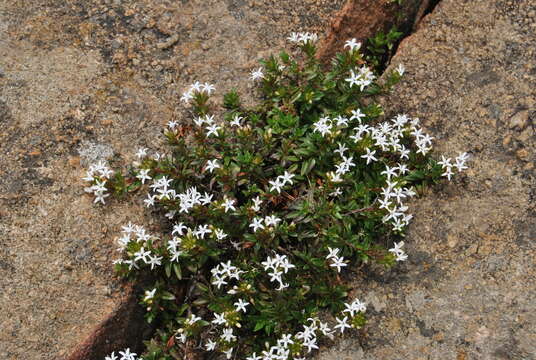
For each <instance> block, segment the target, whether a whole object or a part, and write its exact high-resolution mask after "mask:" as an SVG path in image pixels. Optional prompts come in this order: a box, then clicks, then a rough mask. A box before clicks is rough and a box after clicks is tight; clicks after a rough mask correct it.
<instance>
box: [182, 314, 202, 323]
mask: <svg viewBox="0 0 536 360" xmlns="http://www.w3.org/2000/svg"><path fill="white" fill-rule="evenodd" d="M201 320H203V319H202V318H201V317H199V316H195V314H191V315H190V317H189V318H187V319H186V321H185V323H186V324H187V325H193V324H195V323H196V322H198V321H201Z"/></svg>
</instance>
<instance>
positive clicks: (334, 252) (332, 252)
mask: <svg viewBox="0 0 536 360" xmlns="http://www.w3.org/2000/svg"><path fill="white" fill-rule="evenodd" d="M328 251H329V254H328V255H327V256H326V259H328V260H329V259H331V258H336V257H337V256H338V255H339V251H340V249H337V248H335V249H332V248H330V247H329V246H328Z"/></svg>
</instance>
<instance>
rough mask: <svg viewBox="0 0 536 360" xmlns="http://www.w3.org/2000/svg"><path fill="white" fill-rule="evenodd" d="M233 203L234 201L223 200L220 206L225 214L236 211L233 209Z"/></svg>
mask: <svg viewBox="0 0 536 360" xmlns="http://www.w3.org/2000/svg"><path fill="white" fill-rule="evenodd" d="M234 202H235V201H234V200H233V199H225V201H224V202H223V204H222V206H223V207H224V209H225V212H227V211H229V210H232V211H235V210H236V209H235V207H234V206H233V204H234Z"/></svg>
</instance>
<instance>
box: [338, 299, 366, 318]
mask: <svg viewBox="0 0 536 360" xmlns="http://www.w3.org/2000/svg"><path fill="white" fill-rule="evenodd" d="M344 306H345V307H346V309H345V310H343V311H342V312H343V313H345V312H348V313H350V316H354V315H355V314H356V313H358V312H363V313H364V312H365V311H366V310H367V306H366V304H365V303H364V302H361V301H360V300H359V299H355V300H354V301H353V302H352V303H350V304H344Z"/></svg>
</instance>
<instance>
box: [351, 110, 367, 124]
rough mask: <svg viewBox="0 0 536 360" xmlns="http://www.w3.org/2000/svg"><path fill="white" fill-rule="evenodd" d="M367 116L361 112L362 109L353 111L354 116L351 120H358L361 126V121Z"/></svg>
mask: <svg viewBox="0 0 536 360" xmlns="http://www.w3.org/2000/svg"><path fill="white" fill-rule="evenodd" d="M365 116H366V115H365V114H364V113H363V112H362V111H361V109H359V108H358V109H356V110H352V116H351V117H350V120H354V119H357V121H358V122H359V123H360V124H361V119H362V118H364V117H365Z"/></svg>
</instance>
